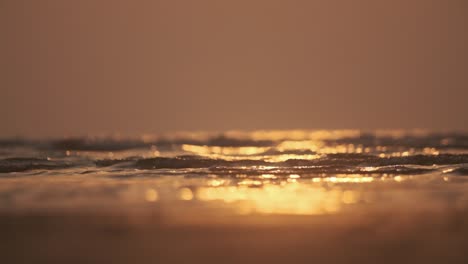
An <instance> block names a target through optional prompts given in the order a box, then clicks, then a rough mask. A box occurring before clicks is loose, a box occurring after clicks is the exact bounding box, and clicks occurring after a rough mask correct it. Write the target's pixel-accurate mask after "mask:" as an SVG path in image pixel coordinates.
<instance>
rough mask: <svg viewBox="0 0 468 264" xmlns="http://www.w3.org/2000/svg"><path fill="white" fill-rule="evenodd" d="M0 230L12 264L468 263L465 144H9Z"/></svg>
mask: <svg viewBox="0 0 468 264" xmlns="http://www.w3.org/2000/svg"><path fill="white" fill-rule="evenodd" d="M0 231H1V232H2V234H3V237H2V238H1V239H0V248H3V251H4V252H3V254H2V255H3V256H4V257H3V259H5V260H6V261H7V262H6V263H23V262H24V263H32V262H34V263H55V262H56V263H63V262H67V263H98V262H99V263H101V262H111V263H155V262H156V263H188V262H192V263H218V262H222V263H239V262H243V263H263V262H270V263H283V262H286V261H288V262H291V263H310V262H312V261H319V262H322V263H358V262H359V263H375V262H380V263H394V262H396V261H398V262H415V261H416V262H422V261H424V262H426V263H442V262H444V263H467V261H468V253H467V249H468V134H467V133H460V132H458V133H457V132H443V133H442V132H438V133H436V132H430V131H368V132H365V131H356V130H337V131H304V130H294V131H250V132H247V131H227V132H222V133H203V132H200V133H193V132H192V133H182V132H181V133H172V134H166V135H145V136H141V137H134V138H131V137H122V136H112V137H109V136H100V137H83V138H60V139H48V140H28V139H4V140H1V141H0ZM0 251H2V249H0Z"/></svg>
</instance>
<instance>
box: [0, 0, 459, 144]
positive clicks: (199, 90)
mask: <svg viewBox="0 0 468 264" xmlns="http://www.w3.org/2000/svg"><path fill="white" fill-rule="evenodd" d="M0 30H1V31H0V33H1V35H0V89H1V90H0V91H1V93H0V120H1V123H0V128H1V129H0V136H2V137H5V136H14V135H20V136H62V135H85V134H96V133H114V132H120V133H123V134H132V135H134V134H141V133H152V132H162V131H173V130H224V129H272V128H276V129H289V128H325V129H327V128H363V129H376V128H429V129H468V103H467V102H468V33H467V32H468V1H464V0H438V1H437V0H415V1H411V0H401V1H400V0H388V1H383V0H362V1H359V0H354V1H350V0H342V1H334V0H317V1H314V0H304V1H293V0H283V1H274V0H265V1H257V0H245V1H242V0H233V1H227V0H226V1H220V0H212V1H205V0H197V1H192V0H185V1H182V0H167V1H156V0H147V1H142V0H138V1H137V0H127V1H117V0H108V1H103V0H80V1H72V0H56V1H47V0H40V1H38V0H25V1H21V0H0Z"/></svg>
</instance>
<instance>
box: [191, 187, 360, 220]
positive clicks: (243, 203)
mask: <svg viewBox="0 0 468 264" xmlns="http://www.w3.org/2000/svg"><path fill="white" fill-rule="evenodd" d="M196 197H197V199H198V200H201V201H215V200H218V201H223V202H226V203H234V204H233V205H235V207H236V209H237V212H238V213H240V214H248V213H263V214H297V215H319V214H328V213H336V212H338V211H340V210H341V209H342V207H343V206H344V205H345V204H353V203H357V202H358V201H359V200H360V197H359V195H358V193H356V192H354V191H342V190H341V189H339V188H334V189H326V188H323V187H319V186H313V185H307V184H301V183H295V184H285V185H273V184H266V185H263V187H262V188H249V187H248V186H244V185H239V186H221V187H202V188H199V189H198V190H197V193H196Z"/></svg>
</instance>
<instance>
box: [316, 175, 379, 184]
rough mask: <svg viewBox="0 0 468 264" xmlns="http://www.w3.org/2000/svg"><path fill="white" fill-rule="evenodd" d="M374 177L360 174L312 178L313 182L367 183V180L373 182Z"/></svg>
mask: <svg viewBox="0 0 468 264" xmlns="http://www.w3.org/2000/svg"><path fill="white" fill-rule="evenodd" d="M373 181H374V178H373V177H370V176H369V177H366V176H362V175H359V174H356V175H353V174H350V175H347V176H340V177H326V178H320V177H316V178H312V182H315V183H319V182H331V183H366V182H373Z"/></svg>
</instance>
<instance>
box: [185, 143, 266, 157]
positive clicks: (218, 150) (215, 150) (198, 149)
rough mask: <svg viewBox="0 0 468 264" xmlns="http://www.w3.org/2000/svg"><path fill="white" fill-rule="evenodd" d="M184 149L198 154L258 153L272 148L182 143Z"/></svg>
mask: <svg viewBox="0 0 468 264" xmlns="http://www.w3.org/2000/svg"><path fill="white" fill-rule="evenodd" d="M182 149H183V150H184V151H189V152H193V153H196V154H198V155H203V156H209V155H213V154H214V155H228V156H238V155H244V156H246V155H257V154H260V153H263V152H265V151H267V150H268V149H270V148H269V147H218V146H197V145H188V144H184V145H182Z"/></svg>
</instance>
